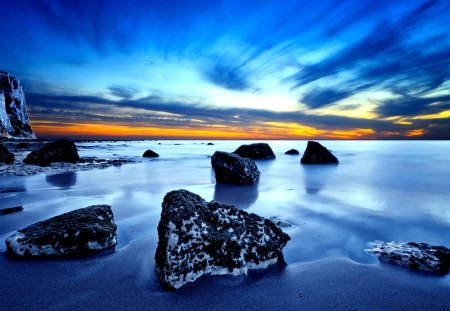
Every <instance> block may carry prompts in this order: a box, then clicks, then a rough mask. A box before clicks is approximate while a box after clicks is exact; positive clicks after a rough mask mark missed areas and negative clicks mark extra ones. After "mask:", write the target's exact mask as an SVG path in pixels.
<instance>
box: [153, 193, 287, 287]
mask: <svg viewBox="0 0 450 311" xmlns="http://www.w3.org/2000/svg"><path fill="white" fill-rule="evenodd" d="M158 236H159V242H158V247H157V249H156V255H155V260H156V271H157V274H158V276H159V279H160V280H161V282H162V283H163V284H165V285H166V286H169V287H173V288H180V287H181V286H183V285H184V284H186V283H188V282H193V281H195V280H196V279H197V278H199V277H200V276H202V275H204V274H208V273H210V274H213V275H216V274H232V275H239V274H246V273H247V270H248V269H258V268H266V267H268V266H269V265H271V264H274V263H276V262H277V260H278V259H279V258H282V253H281V251H282V249H283V247H284V246H285V245H286V243H287V242H288V241H289V240H290V237H289V236H288V235H287V234H285V233H284V232H283V231H282V230H281V229H280V228H279V227H277V226H276V225H275V224H274V223H273V222H272V221H270V220H269V219H265V218H263V217H260V216H258V215H255V214H251V213H247V212H245V211H242V210H239V209H237V208H235V207H234V206H233V205H228V204H223V203H219V202H215V201H211V202H209V203H207V202H206V201H205V200H203V199H202V198H201V197H200V196H198V195H196V194H194V193H192V192H189V191H186V190H177V191H171V192H169V193H167V194H166V196H165V198H164V201H163V203H162V212H161V220H160V222H159V225H158Z"/></svg>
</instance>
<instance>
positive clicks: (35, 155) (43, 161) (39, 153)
mask: <svg viewBox="0 0 450 311" xmlns="http://www.w3.org/2000/svg"><path fill="white" fill-rule="evenodd" d="M79 160H80V156H79V155H78V151H77V147H76V146H75V144H74V143H73V141H70V140H67V139H60V140H56V141H53V142H50V143H48V144H45V146H44V147H42V148H40V149H38V150H35V151H32V152H31V153H30V154H28V155H27V157H26V158H25V160H23V162H24V163H25V164H35V165H40V166H48V165H50V164H51V163H53V162H69V163H76V162H78V161H79Z"/></svg>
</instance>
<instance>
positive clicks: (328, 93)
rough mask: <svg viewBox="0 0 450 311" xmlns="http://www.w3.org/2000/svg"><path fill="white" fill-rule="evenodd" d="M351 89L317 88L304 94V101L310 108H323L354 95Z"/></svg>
mask: <svg viewBox="0 0 450 311" xmlns="http://www.w3.org/2000/svg"><path fill="white" fill-rule="evenodd" d="M352 94H353V92H352V91H351V90H336V89H332V88H317V89H312V90H311V91H309V92H307V93H306V94H305V95H303V98H302V100H301V102H302V103H304V104H306V105H307V106H308V107H309V108H312V109H315V108H321V107H324V106H327V105H330V104H333V103H335V102H337V101H340V100H342V99H345V98H347V97H348V96H350V95H352Z"/></svg>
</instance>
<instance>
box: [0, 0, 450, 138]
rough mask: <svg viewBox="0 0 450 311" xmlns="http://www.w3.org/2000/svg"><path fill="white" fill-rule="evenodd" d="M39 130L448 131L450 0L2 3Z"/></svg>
mask: <svg viewBox="0 0 450 311" xmlns="http://www.w3.org/2000/svg"><path fill="white" fill-rule="evenodd" d="M0 11H1V12H2V22H1V23H0V33H1V36H0V70H3V71H7V72H9V73H10V74H11V75H14V76H17V77H19V78H20V79H21V81H22V84H23V89H24V92H25V95H26V101H27V106H28V112H29V115H30V120H31V125H32V127H33V129H34V130H35V132H36V134H37V135H38V136H39V137H53V136H72V137H78V138H82V137H84V138H107V137H110V138H113V137H115V138H122V137H128V138H129V137H135V138H156V139H161V138H177V139H179V138H204V139H208V138H216V139H236V138H241V139H450V35H449V33H450V22H449V21H448V19H449V16H450V0H426V1H420V0H419V1H411V0H407V1H404V0H396V1H392V0H389V1H384V0H377V1H361V0H349V1H345V0H321V1H317V0H315V1H306V0H305V1H300V0H283V1H280V0H276V1H264V0H254V1H246V0H238V1H234V0H214V1H210V0H207V1H203V0H184V1H175V0H164V1H160V0H158V1H150V0H129V1H123V0H121V1H116V0H104V1H101V0H48V1H44V0H14V1H11V0H0Z"/></svg>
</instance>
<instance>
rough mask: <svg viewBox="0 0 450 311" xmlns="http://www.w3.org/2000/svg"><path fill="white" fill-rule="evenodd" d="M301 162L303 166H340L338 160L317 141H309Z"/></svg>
mask: <svg viewBox="0 0 450 311" xmlns="http://www.w3.org/2000/svg"><path fill="white" fill-rule="evenodd" d="M300 162H301V163H302V164H339V161H338V159H337V158H336V157H335V156H334V155H333V154H332V153H331V152H330V151H329V150H328V149H327V148H325V147H324V146H322V145H321V144H319V143H318V142H316V141H308V145H307V146H306V150H305V153H303V157H302V159H301V160H300Z"/></svg>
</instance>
